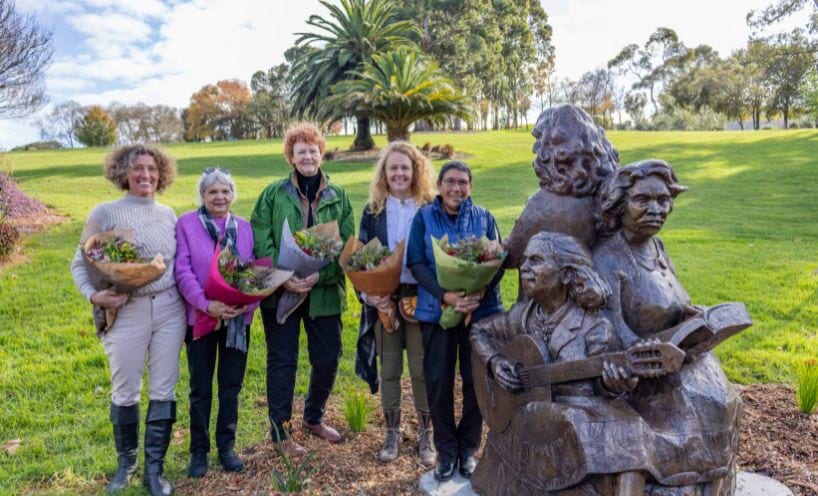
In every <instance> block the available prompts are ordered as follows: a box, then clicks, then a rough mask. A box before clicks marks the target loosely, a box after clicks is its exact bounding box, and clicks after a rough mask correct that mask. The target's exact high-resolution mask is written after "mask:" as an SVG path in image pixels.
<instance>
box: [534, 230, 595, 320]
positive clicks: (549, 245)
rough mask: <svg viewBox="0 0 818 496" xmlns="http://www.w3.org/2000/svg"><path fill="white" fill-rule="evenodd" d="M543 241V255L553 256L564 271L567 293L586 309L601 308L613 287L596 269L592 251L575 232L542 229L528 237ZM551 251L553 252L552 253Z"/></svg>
mask: <svg viewBox="0 0 818 496" xmlns="http://www.w3.org/2000/svg"><path fill="white" fill-rule="evenodd" d="M532 243H542V244H543V245H544V248H545V249H544V250H543V255H545V256H549V255H550V256H551V257H552V258H553V260H554V261H555V262H556V264H557V266H558V267H559V268H560V271H561V278H562V281H563V284H565V286H566V287H567V288H568V296H569V297H570V298H571V299H572V300H574V302H576V304H577V305H579V306H580V307H582V308H584V309H586V310H598V309H600V308H602V307H604V306H605V304H606V303H607V301H608V298H609V297H610V296H611V287H610V286H609V285H608V283H607V282H605V280H604V279H602V277H601V276H600V275H599V274H598V273H597V272H596V271H595V270H594V266H593V260H592V258H591V252H590V251H588V248H586V247H585V245H584V244H583V243H582V242H581V241H579V240H578V239H576V238H575V237H573V236H569V235H567V234H563V233H558V232H551V231H541V232H539V233H537V234H535V235H534V236H532V237H531V239H530V240H529V241H528V245H529V246H530V245H531V244H532ZM549 252H550V253H549Z"/></svg>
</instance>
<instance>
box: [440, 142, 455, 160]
mask: <svg viewBox="0 0 818 496" xmlns="http://www.w3.org/2000/svg"><path fill="white" fill-rule="evenodd" d="M440 154H441V155H443V158H452V157H454V147H453V146H452V145H451V144H450V143H446V144H445V145H443V146H441V147H440Z"/></svg>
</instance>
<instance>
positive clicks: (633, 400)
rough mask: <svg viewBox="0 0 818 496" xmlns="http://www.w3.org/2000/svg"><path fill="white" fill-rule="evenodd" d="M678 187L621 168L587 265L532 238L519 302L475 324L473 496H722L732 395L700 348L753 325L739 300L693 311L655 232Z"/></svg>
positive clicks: (558, 244)
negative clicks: (478, 445) (480, 434)
mask: <svg viewBox="0 0 818 496" xmlns="http://www.w3.org/2000/svg"><path fill="white" fill-rule="evenodd" d="M683 190H684V188H683V187H681V186H679V185H678V182H677V181H676V179H675V175H673V171H672V170H671V169H670V167H669V166H668V165H667V164H665V163H664V162H660V161H651V162H649V163H641V164H635V165H630V166H626V167H623V168H621V169H617V170H616V171H615V172H614V173H612V174H611V175H610V176H609V177H607V178H606V180H605V182H604V183H603V185H602V186H601V188H600V194H599V200H600V210H599V211H600V214H599V215H600V227H601V228H602V229H600V231H599V232H600V235H601V236H602V238H601V241H600V242H599V243H598V245H597V246H596V248H595V249H594V254H593V258H592V256H591V253H590V252H589V251H588V249H587V248H586V247H585V244H584V243H583V242H581V241H579V240H577V239H576V238H573V237H571V236H568V235H565V234H559V233H553V232H541V233H539V234H537V235H535V236H534V237H532V238H531V240H530V241H529V243H528V245H527V247H526V250H525V253H524V255H523V263H522V265H521V267H520V280H521V290H523V291H525V293H526V296H527V297H528V298H529V301H527V302H525V303H517V304H515V305H514V306H512V308H511V309H510V310H509V311H508V312H506V313H503V314H500V315H496V316H493V317H491V318H488V319H485V320H482V321H479V322H477V323H475V324H474V327H473V330H472V336H471V340H472V345H473V350H474V356H473V358H472V363H473V366H474V367H475V376H474V377H475V389H476V393H477V396H478V403H479V405H480V408H481V411H482V413H483V416H484V418H485V420H486V423H487V424H488V425H489V427H490V432H489V436H488V442H487V444H486V446H485V449H484V454H483V457H482V459H481V460H480V463H479V464H478V466H477V469H476V471H475V473H474V476H473V478H472V485H473V487H474V489H475V490H477V491H478V492H479V493H481V494H484V495H491V496H498V495H509V496H510V495H534V494H537V495H541V494H558V495H604V496H609V495H610V496H614V495H616V496H625V495H629V496H630V495H633V496H637V495H638V496H641V495H642V494H648V495H651V496H660V495H661V496H688V495H691V496H692V495H701V496H722V495H730V494H732V493H733V491H734V488H735V480H734V475H735V454H736V450H737V446H738V432H739V431H738V420H739V413H740V406H741V400H740V398H739V397H738V395H737V394H736V392H735V389H734V388H733V387H732V385H731V384H730V383H729V382H728V381H727V379H726V377H725V376H724V373H723V371H722V370H721V367H720V366H719V364H718V361H717V359H716V358H715V356H714V355H713V354H712V352H711V351H709V350H710V349H711V348H712V347H713V346H715V345H716V344H718V342H720V341H721V340H723V339H725V338H726V337H729V336H730V335H732V334H734V333H735V332H738V331H740V330H742V329H744V328H746V327H748V326H749V325H750V324H751V321H750V319H749V316H748V315H747V313H746V309H744V306H743V305H742V304H740V303H738V304H725V305H720V306H717V307H713V308H711V309H703V308H701V307H694V306H692V305H691V304H690V298H689V297H688V295H687V293H686V292H685V291H684V289H683V288H682V286H681V284H680V283H679V281H678V280H677V279H676V277H675V274H674V272H673V267H672V265H671V264H670V260H669V259H668V257H667V254H666V253H665V252H664V249H663V248H662V245H661V243H660V242H659V241H658V239H656V238H654V235H655V234H656V233H657V232H658V231H659V229H660V228H661V227H662V225H663V223H664V220H665V219H666V218H667V215H668V214H669V212H670V210H671V207H672V202H673V198H674V197H675V196H676V195H677V194H678V193H679V192H681V191H683ZM643 250H644V251H643ZM592 260H593V262H592ZM640 262H641V263H640ZM649 262H650V263H649ZM595 269H596V270H595Z"/></svg>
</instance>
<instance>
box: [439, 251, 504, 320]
mask: <svg viewBox="0 0 818 496" xmlns="http://www.w3.org/2000/svg"><path fill="white" fill-rule="evenodd" d="M432 249H433V250H434V257H435V266H436V267H437V282H438V284H440V287H441V288H443V289H445V290H446V291H465V292H466V293H467V294H468V293H474V292H477V291H479V290H481V289H483V288H484V287H486V286H487V285H488V283H489V282H491V279H492V278H493V277H494V275H495V274H496V273H497V271H498V270H500V267H501V266H502V265H503V260H505V258H506V256H507V255H508V253H507V252H506V251H504V250H503V247H502V245H501V244H500V242H499V241H496V240H489V239H488V238H486V237H485V236H484V237H482V238H477V237H476V236H470V237H468V238H465V239H462V240H460V241H458V242H456V243H450V242H449V236H448V235H444V236H443V238H441V239H440V240H437V239H435V238H432ZM465 317H466V315H464V314H462V313H460V312H456V311H455V310H454V308H452V307H449V306H448V305H445V304H444V305H443V314H442V315H441V317H440V321H439V322H440V325H441V326H442V327H443V328H444V329H449V328H451V327H454V326H456V325H457V324H459V323H460V321H462V320H463V319H464V318H465Z"/></svg>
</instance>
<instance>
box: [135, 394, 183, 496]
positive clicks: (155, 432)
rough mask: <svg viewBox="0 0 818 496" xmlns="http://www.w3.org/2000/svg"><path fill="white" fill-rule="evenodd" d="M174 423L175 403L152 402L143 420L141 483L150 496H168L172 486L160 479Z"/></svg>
mask: <svg viewBox="0 0 818 496" xmlns="http://www.w3.org/2000/svg"><path fill="white" fill-rule="evenodd" d="M174 422H176V402H175V401H172V400H171V401H153V400H151V402H150V404H149V405H148V416H147V418H146V419H145V471H144V473H143V475H142V482H143V484H145V488H146V489H147V490H148V494H150V495H151V496H169V495H170V494H173V486H172V485H170V482H168V481H166V480H165V478H164V477H162V473H163V472H164V463H165V453H167V451H168V445H169V444H170V430H171V428H172V427H173V423H174Z"/></svg>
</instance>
